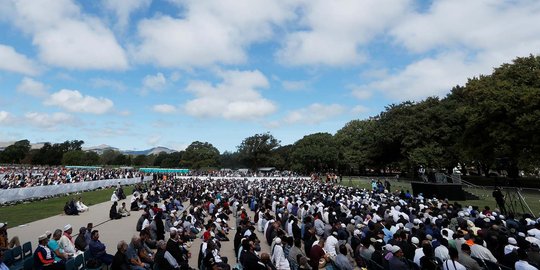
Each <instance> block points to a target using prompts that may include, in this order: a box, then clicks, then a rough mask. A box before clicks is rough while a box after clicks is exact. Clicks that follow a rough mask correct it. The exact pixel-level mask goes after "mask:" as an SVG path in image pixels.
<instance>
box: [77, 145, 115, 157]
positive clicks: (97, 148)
mask: <svg viewBox="0 0 540 270" xmlns="http://www.w3.org/2000/svg"><path fill="white" fill-rule="evenodd" d="M107 150H113V151H120V149H118V148H116V147H112V146H110V145H106V144H100V145H98V146H92V147H83V151H92V152H96V153H97V154H98V155H101V154H103V152H105V151H107Z"/></svg>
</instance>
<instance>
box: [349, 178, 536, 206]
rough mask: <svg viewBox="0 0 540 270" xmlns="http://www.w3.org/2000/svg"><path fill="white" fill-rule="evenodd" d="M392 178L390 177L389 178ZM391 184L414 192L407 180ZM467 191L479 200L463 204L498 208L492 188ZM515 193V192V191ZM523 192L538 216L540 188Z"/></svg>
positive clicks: (363, 181) (353, 182)
mask: <svg viewBox="0 0 540 270" xmlns="http://www.w3.org/2000/svg"><path fill="white" fill-rule="evenodd" d="M389 179H390V178H389ZM342 184H343V185H345V186H354V187H359V188H366V189H371V182H370V180H369V178H360V177H347V176H345V177H343V182H342ZM390 184H391V186H392V190H393V191H395V190H401V189H403V190H409V191H411V193H412V188H411V184H410V183H409V182H406V181H400V182H397V181H395V180H394V179H391V181H390ZM465 190H466V191H468V192H470V193H472V194H474V195H476V196H478V197H480V199H479V200H468V201H457V202H458V203H459V204H461V205H463V206H468V205H476V206H478V207H480V209H483V208H484V206H489V207H490V208H491V209H494V208H496V203H495V199H493V197H492V196H491V192H492V191H493V190H492V189H491V188H465ZM503 191H504V189H503ZM513 194H515V193H513ZM521 194H522V196H523V198H524V199H525V201H526V202H527V204H528V205H529V207H530V208H531V210H532V212H533V214H534V215H535V216H538V214H539V212H540V190H538V191H535V190H522V191H521ZM516 212H521V207H520V206H519V207H517V209H516Z"/></svg>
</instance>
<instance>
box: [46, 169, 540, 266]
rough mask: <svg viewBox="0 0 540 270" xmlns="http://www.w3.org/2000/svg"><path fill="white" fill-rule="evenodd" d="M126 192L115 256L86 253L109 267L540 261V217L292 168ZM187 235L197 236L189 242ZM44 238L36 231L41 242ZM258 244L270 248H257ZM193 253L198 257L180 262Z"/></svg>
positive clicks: (157, 183)
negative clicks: (318, 177) (286, 173)
mask: <svg viewBox="0 0 540 270" xmlns="http://www.w3.org/2000/svg"><path fill="white" fill-rule="evenodd" d="M133 198H134V199H133V201H131V205H130V206H128V205H127V204H126V202H122V206H119V205H118V204H116V205H115V204H113V207H114V208H115V210H116V211H115V213H116V214H119V215H121V211H120V210H119V208H123V209H125V210H123V211H125V212H127V213H128V214H133V215H135V212H134V211H137V214H136V215H137V216H139V215H140V218H139V219H138V220H137V223H136V224H134V229H135V230H136V231H137V232H136V234H135V235H134V236H133V238H132V239H128V240H126V241H120V242H119V243H118V246H117V250H118V251H117V253H116V254H115V255H114V256H112V255H108V254H106V253H105V254H102V253H99V251H98V250H100V249H99V248H98V247H101V245H98V244H97V243H94V246H95V248H94V250H95V251H94V252H93V254H96V255H95V257H96V258H99V260H100V263H103V264H110V265H111V269H141V270H142V269H183V270H185V269H191V268H196V269H202V270H210V269H233V268H237V269H246V270H251V269H254V270H258V269H261V270H271V269H272V270H273V269H276V270H287V269H340V270H348V269H358V268H363V267H367V268H368V269H445V270H450V269H451V270H458V269H459V270H461V269H474V270H480V269H538V266H539V265H540V247H539V246H540V245H539V244H540V220H536V219H535V218H534V217H533V216H532V215H528V214H520V215H519V216H518V215H517V214H515V213H501V212H500V211H499V210H498V209H490V208H489V207H482V208H480V207H476V206H468V205H467V206H465V205H460V204H459V203H455V202H454V203H452V202H449V201H447V200H444V199H437V198H424V197H422V196H413V195H411V194H410V193H408V192H405V191H403V190H393V191H392V190H384V189H380V188H378V186H376V188H374V189H359V188H354V187H346V186H342V185H338V184H335V183H326V182H325V181H313V180H307V179H301V178H298V179H263V180H250V181H246V180H245V179H243V178H239V179H225V178H213V179H208V178H204V179H200V178H197V177H192V178H190V179H182V180H176V179H174V177H168V178H167V180H165V181H163V180H161V179H159V180H154V181H151V182H150V183H148V184H147V186H146V187H144V188H142V187H140V188H137V191H136V192H135V194H134V196H133ZM117 207H118V208H117ZM128 208H129V209H130V210H128ZM111 210H112V208H111ZM66 228H67V227H66ZM66 228H64V234H65V233H66ZM82 230H83V228H81V231H82ZM86 231H88V229H87V230H86ZM90 231H91V230H90ZM57 237H58V235H57V236H54V235H53V239H55V238H57ZM96 237H97V239H99V235H97V236H96ZM41 238H42V237H40V239H41ZM68 238H69V237H68ZM196 238H201V240H202V242H201V244H200V245H198V246H192V243H193V242H192V241H193V240H194V239H196ZM70 239H72V238H70ZM48 241H49V240H47V241H45V238H43V239H41V240H40V247H41V246H44V245H45V244H46V243H48ZM74 241H75V242H80V244H78V246H79V247H80V248H75V250H72V249H68V250H66V249H64V252H66V253H67V254H65V255H62V254H59V255H58V254H57V255H58V257H59V259H60V261H62V259H65V258H63V257H66V256H67V258H69V257H70V254H75V253H76V252H77V251H80V250H81V248H82V246H83V245H84V244H85V243H84V242H83V241H82V239H80V240H79V241H77V240H74ZM61 242H62V241H61V240H59V245H61ZM263 245H264V246H266V247H268V248H265V250H269V252H263V251H262V248H261V247H262V246H263ZM224 246H227V247H229V246H232V247H233V248H234V254H235V256H234V258H230V257H229V258H227V257H225V256H223V252H222V250H223V248H224ZM54 247H55V245H52V249H53V251H54ZM85 248H90V249H91V248H92V245H91V244H90V243H88V244H87V245H86V247H85ZM49 249H51V247H49ZM37 252H40V251H38V250H36V253H37ZM43 254H45V253H43ZM99 254H102V255H99ZM75 256H76V255H75ZM102 256H103V257H102ZM192 256H196V258H197V260H196V261H197V265H190V264H189V261H190V260H189V258H191V257H192ZM36 263H44V262H37V261H36ZM60 263H61V262H60ZM59 266H60V265H59ZM55 267H56V266H55ZM38 269H41V268H38ZM51 269H52V268H51Z"/></svg>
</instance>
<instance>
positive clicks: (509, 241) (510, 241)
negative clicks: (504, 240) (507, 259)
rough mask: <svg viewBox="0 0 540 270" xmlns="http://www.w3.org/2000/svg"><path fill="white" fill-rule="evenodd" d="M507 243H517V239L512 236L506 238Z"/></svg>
mask: <svg viewBox="0 0 540 270" xmlns="http://www.w3.org/2000/svg"><path fill="white" fill-rule="evenodd" d="M508 244H510V245H517V241H516V239H515V238H514V237H510V238H508Z"/></svg>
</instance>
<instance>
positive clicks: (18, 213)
mask: <svg viewBox="0 0 540 270" xmlns="http://www.w3.org/2000/svg"><path fill="white" fill-rule="evenodd" d="M113 191H114V188H107V189H98V190H94V191H88V192H83V193H81V194H69V195H65V196H61V197H56V198H51V199H45V200H40V201H34V202H27V203H20V204H16V205H10V206H3V207H0V222H6V221H7V222H8V223H9V226H10V227H14V226H18V225H21V224H26V223H28V222H32V221H36V220H40V219H44V218H47V217H50V216H54V215H58V214H61V213H63V212H64V205H65V203H66V201H68V200H69V199H71V198H75V199H77V198H78V197H81V198H82V201H83V202H84V204H86V205H87V206H90V205H94V204H98V203H102V202H106V201H108V200H110V199H111V194H112V192H113ZM132 191H133V187H124V192H125V194H126V195H127V194H131V193H132Z"/></svg>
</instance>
